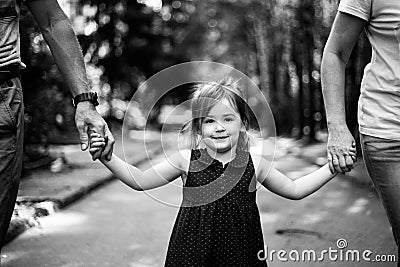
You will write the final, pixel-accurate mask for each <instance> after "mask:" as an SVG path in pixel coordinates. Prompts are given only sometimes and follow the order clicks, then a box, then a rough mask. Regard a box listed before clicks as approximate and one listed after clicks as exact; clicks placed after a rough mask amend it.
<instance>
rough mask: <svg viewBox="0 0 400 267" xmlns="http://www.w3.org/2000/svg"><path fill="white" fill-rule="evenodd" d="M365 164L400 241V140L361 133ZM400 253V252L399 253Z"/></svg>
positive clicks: (394, 232) (396, 237) (396, 239)
mask: <svg viewBox="0 0 400 267" xmlns="http://www.w3.org/2000/svg"><path fill="white" fill-rule="evenodd" d="M360 137H361V147H362V150H363V157H364V162H365V166H366V167H367V170H368V173H369V175H370V177H371V179H372V182H373V183H374V186H375V189H376V190H377V192H378V195H379V197H380V199H381V201H382V204H383V206H384V208H385V210H386V214H387V216H388V219H389V222H390V224H391V226H392V231H393V235H394V238H395V241H396V244H397V247H399V242H400V141H397V140H389V139H383V138H377V137H373V136H369V135H363V134H361V135H360ZM399 255H400V254H399Z"/></svg>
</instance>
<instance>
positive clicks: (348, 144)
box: [327, 127, 357, 173]
mask: <svg viewBox="0 0 400 267" xmlns="http://www.w3.org/2000/svg"><path fill="white" fill-rule="evenodd" d="M327 152H328V163H329V169H330V171H331V173H334V171H335V170H336V171H337V172H340V173H344V172H349V171H350V170H351V169H353V168H354V162H355V161H356V160H357V154H356V148H355V140H354V138H353V136H352V135H351V134H350V132H349V130H348V129H347V127H344V128H336V129H330V130H329V137H328V151H327Z"/></svg>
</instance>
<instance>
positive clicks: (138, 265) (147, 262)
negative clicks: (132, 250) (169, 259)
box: [130, 258, 159, 267]
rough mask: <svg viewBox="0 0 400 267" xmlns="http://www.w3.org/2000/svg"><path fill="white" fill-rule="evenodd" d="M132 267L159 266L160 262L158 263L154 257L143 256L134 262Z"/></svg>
mask: <svg viewBox="0 0 400 267" xmlns="http://www.w3.org/2000/svg"><path fill="white" fill-rule="evenodd" d="M130 266H132V267H158V266H159V264H157V263H156V262H155V261H154V260H153V259H150V258H142V259H140V260H139V261H137V262H132V263H131V264H130Z"/></svg>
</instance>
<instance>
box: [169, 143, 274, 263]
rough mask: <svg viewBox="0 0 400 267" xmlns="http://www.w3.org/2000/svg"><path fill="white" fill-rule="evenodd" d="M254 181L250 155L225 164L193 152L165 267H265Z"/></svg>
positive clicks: (203, 151) (203, 152) (241, 154)
mask: <svg viewBox="0 0 400 267" xmlns="http://www.w3.org/2000/svg"><path fill="white" fill-rule="evenodd" d="M255 183H256V180H255V176H254V165H253V161H252V159H251V156H250V153H249V152H245V151H242V150H238V151H237V153H236V156H235V158H234V159H233V160H232V161H231V162H229V163H227V164H226V165H225V166H223V165H222V163H221V162H220V161H218V160H216V159H214V158H212V157H211V156H210V155H209V154H208V152H207V150H206V149H200V150H192V152H191V159H190V167H189V172H188V176H187V179H186V182H185V185H184V187H183V201H182V204H181V207H180V209H179V212H178V215H177V218H176V221H175V225H174V227H173V230H172V234H171V238H170V242H169V246H168V252H167V258H166V262H165V266H166V267H188V266H190V267H212V266H215V267H219V266H220V267H225V266H238V267H242V266H243V267H253V266H267V263H266V261H265V260H262V259H263V258H264V253H263V249H264V242H263V234H262V229H261V223H260V215H259V210H258V207H257V203H256V191H255ZM252 188H253V189H252ZM260 251H261V252H260ZM258 255H259V256H260V258H261V260H259V258H258Z"/></svg>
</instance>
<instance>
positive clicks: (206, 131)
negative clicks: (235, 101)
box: [201, 99, 245, 153]
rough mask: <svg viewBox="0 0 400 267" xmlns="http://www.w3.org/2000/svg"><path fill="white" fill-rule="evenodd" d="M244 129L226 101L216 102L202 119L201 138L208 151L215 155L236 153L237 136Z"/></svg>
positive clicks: (238, 117) (236, 114) (236, 113)
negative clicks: (232, 151)
mask: <svg viewBox="0 0 400 267" xmlns="http://www.w3.org/2000/svg"><path fill="white" fill-rule="evenodd" d="M244 129H245V127H244V126H243V125H242V122H241V119H240V116H239V114H238V112H237V111H236V109H235V108H233V107H232V105H231V104H230V103H229V101H228V100H227V99H223V100H222V101H218V102H217V103H216V104H215V105H214V106H213V107H212V108H211V110H210V112H209V113H208V114H207V116H206V117H205V118H204V119H203V121H202V124H201V136H202V139H203V141H204V143H205V145H206V147H207V148H208V149H212V150H213V151H214V152H217V153H225V152H228V151H230V150H231V149H234V151H236V147H237V143H238V140H239V134H240V131H241V130H244Z"/></svg>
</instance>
